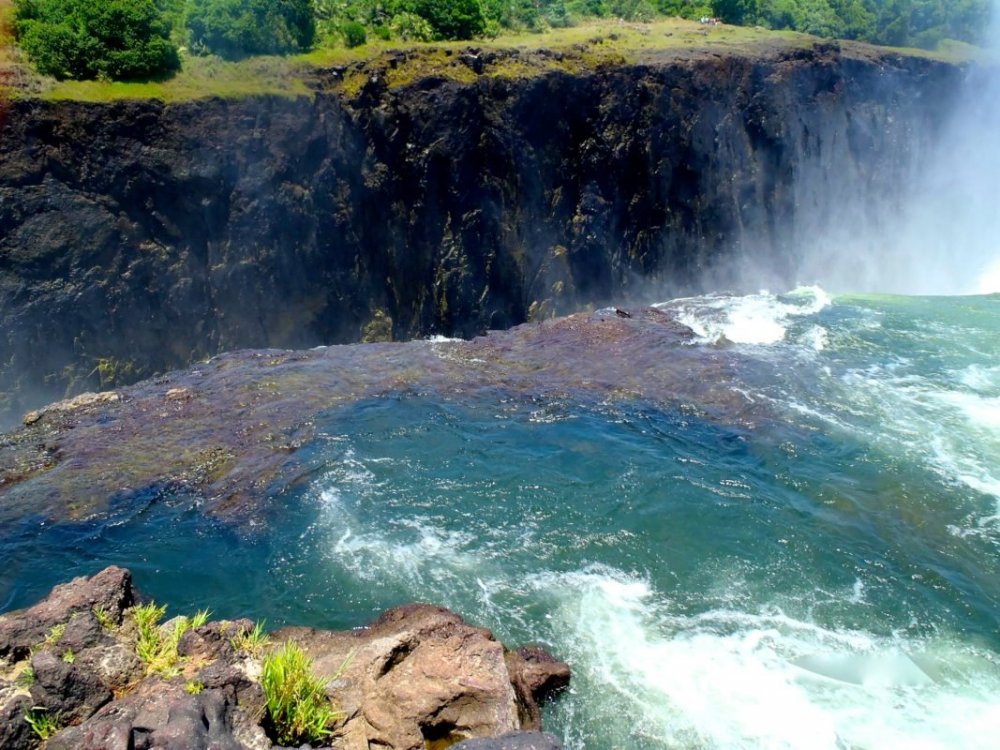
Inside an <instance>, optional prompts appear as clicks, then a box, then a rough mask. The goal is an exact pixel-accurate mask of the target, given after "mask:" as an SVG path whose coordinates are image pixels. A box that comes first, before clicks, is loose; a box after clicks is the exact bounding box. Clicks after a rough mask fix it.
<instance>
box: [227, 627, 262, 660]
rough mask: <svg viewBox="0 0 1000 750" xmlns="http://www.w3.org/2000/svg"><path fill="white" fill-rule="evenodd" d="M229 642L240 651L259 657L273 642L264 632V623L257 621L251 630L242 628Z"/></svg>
mask: <svg viewBox="0 0 1000 750" xmlns="http://www.w3.org/2000/svg"><path fill="white" fill-rule="evenodd" d="M229 643H230V644H231V645H232V647H233V648H234V649H236V650H237V651H239V652H240V653H243V654H247V655H248V656H252V657H254V658H255V659H257V658H260V657H261V655H262V654H263V653H264V649H266V648H267V647H268V646H269V645H270V644H271V639H270V638H269V637H268V636H267V634H266V633H265V632H264V623H262V622H255V623H254V626H253V628H252V629H251V630H241V631H240V632H238V633H237V634H236V635H235V636H233V637H232V639H230V641H229Z"/></svg>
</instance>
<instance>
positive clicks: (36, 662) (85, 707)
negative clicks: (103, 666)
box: [30, 650, 112, 723]
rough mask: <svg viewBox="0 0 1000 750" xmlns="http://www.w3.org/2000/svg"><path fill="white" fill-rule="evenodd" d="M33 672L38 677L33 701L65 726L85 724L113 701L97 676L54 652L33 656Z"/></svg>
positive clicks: (109, 692) (32, 690) (34, 684)
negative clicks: (86, 720)
mask: <svg viewBox="0 0 1000 750" xmlns="http://www.w3.org/2000/svg"><path fill="white" fill-rule="evenodd" d="M31 669H32V671H33V672H34V673H35V680H34V682H33V683H32V684H31V687H30V692H31V700H32V701H33V702H34V705H36V706H43V707H44V708H46V709H48V711H49V712H50V713H51V714H52V715H53V716H58V717H59V720H60V721H61V722H63V723H72V722H78V721H83V720H84V719H86V718H88V717H89V716H90V715H91V714H93V713H94V712H95V711H96V710H97V709H99V708H100V707H101V706H103V705H104V704H105V703H107V702H108V701H110V700H111V698H112V694H111V691H110V690H109V689H108V688H107V686H106V685H105V684H104V683H103V682H101V679H100V677H98V676H97V674H95V673H94V672H91V671H90V670H86V669H81V668H80V667H79V666H77V664H76V663H75V662H74V663H72V664H69V663H67V662H66V661H65V660H63V659H62V658H60V657H58V656H56V655H55V653H53V652H52V651H51V650H45V651H40V652H38V653H36V654H34V655H33V656H32V657H31Z"/></svg>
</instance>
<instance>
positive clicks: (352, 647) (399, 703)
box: [0, 568, 569, 750]
mask: <svg viewBox="0 0 1000 750" xmlns="http://www.w3.org/2000/svg"><path fill="white" fill-rule="evenodd" d="M136 598H137V595H136V594H135V592H133V590H132V585H131V575H130V574H129V572H128V571H126V570H122V569H120V568H108V569H107V570H105V571H102V572H101V573H98V574H97V575H95V576H93V577H91V578H78V579H75V580H74V581H72V582H71V583H69V584H65V585H63V586H57V587H56V588H55V589H53V591H52V593H51V594H50V595H49V596H48V597H47V598H46V599H45V600H44V601H43V602H40V603H39V604H36V605H35V606H33V607H31V608H29V609H26V610H23V611H21V612H15V613H10V614H8V615H5V616H3V617H0V644H2V645H3V648H4V651H3V652H2V653H3V654H4V655H5V658H4V659H3V661H4V662H5V663H4V664H3V665H2V666H3V667H4V671H3V672H0V675H3V677H0V748H3V750H8V749H10V750H22V749H23V750H31V749H32V748H35V747H36V746H37V744H38V741H37V738H36V737H35V735H34V733H33V731H32V729H31V726H30V725H29V723H28V721H27V719H26V716H27V714H28V712H29V711H30V710H31V709H32V708H33V707H38V708H39V709H42V710H44V711H46V712H47V715H48V716H50V717H54V718H55V719H56V721H57V723H58V724H59V726H61V727H63V728H62V729H61V730H60V731H58V732H57V733H56V734H55V735H54V736H53V737H51V738H50V739H49V741H48V743H47V745H46V747H47V750H68V749H69V748H73V749H74V750H144V749H146V748H167V749H169V748H176V749H178V750H180V749H181V748H183V749H184V750H188V749H192V750H198V749H200V748H204V749H205V750H210V749H211V750H270V748H272V747H274V746H273V744H272V738H270V737H269V736H268V734H267V726H268V717H267V712H266V708H265V698H264V693H263V689H262V687H261V684H260V674H261V668H262V663H261V657H260V655H259V654H255V655H250V654H247V653H244V652H242V651H238V650H237V648H236V647H235V646H234V644H233V637H234V636H236V635H237V634H239V633H241V632H247V631H249V630H250V629H252V628H253V622H252V621H250V620H235V621H217V622H210V623H206V624H204V625H201V626H199V627H197V628H193V629H191V630H188V631H187V632H186V633H185V634H184V635H183V636H182V637H181V639H180V641H179V643H178V656H179V659H178V660H177V661H176V664H175V669H174V671H172V672H169V673H167V674H166V675H164V674H148V675H147V665H146V664H144V663H143V662H142V661H141V660H140V659H139V657H138V656H137V654H136V638H137V635H138V633H137V630H136V628H135V626H134V625H133V624H132V623H131V620H130V619H126V618H125V617H124V610H125V609H126V608H127V607H128V606H130V605H131V604H133V603H134V601H135V599H136ZM97 613H99V614H97ZM163 627H164V628H167V629H169V628H170V623H167V624H165V625H164V626H163ZM288 640H290V641H293V642H296V643H297V644H298V645H299V646H301V647H302V648H303V650H304V651H305V652H306V653H307V654H308V656H309V657H310V658H311V659H312V663H313V667H312V668H313V672H314V673H315V674H316V676H317V677H319V678H321V679H322V680H324V682H325V684H326V690H327V694H328V696H329V697H330V699H331V700H332V701H333V703H334V704H335V705H336V706H337V707H338V708H339V709H340V710H342V714H343V718H342V719H341V720H340V722H339V724H338V725H337V726H336V727H334V729H335V733H334V736H333V737H331V738H330V741H331V743H333V745H334V746H335V747H337V748H338V750H372V748H376V747H377V748H380V750H428V749H430V750H438V749H443V748H447V747H450V746H452V745H455V744H456V743H459V742H461V741H463V740H467V739H472V738H484V737H496V736H498V735H499V736H500V739H498V740H497V741H498V742H499V741H503V742H510V743H520V744H511V745H496V746H494V745H488V746H483V747H496V748H498V749H499V750H503V749H504V748H507V747H510V748H512V749H518V750H519V749H521V748H524V750H533V749H537V750H548V748H552V747H558V744H555V745H553V744H551V742H550V739H551V738H549V736H547V735H541V734H540V733H538V732H530V733H521V734H517V733H516V731H517V730H520V729H526V728H527V729H540V728H541V716H540V710H539V706H538V704H539V701H541V700H543V699H545V698H546V697H547V696H549V695H550V694H552V693H553V692H555V691H557V690H559V689H561V688H563V687H565V685H566V684H567V683H568V681H569V667H568V666H567V665H566V664H564V663H562V662H560V661H558V660H556V659H555V658H553V657H552V656H551V655H550V654H548V653H547V652H546V651H545V650H544V649H541V648H539V647H526V648H522V649H519V650H517V651H513V652H508V651H506V649H504V646H503V644H501V643H500V642H499V641H497V640H496V639H495V638H494V637H493V634H492V633H491V632H490V631H489V630H486V629H484V628H477V627H474V626H472V625H469V624H468V623H466V622H465V621H464V620H463V619H462V618H461V617H460V616H459V615H457V614H455V613H454V612H449V611H448V610H446V609H442V608H440V607H434V606H430V605H426V604H413V605H407V606H404V607H398V608H396V609H392V610H389V611H388V612H386V613H385V614H384V615H382V616H381V617H380V618H378V619H377V620H376V621H375V622H373V623H372V624H371V625H369V626H368V627H366V628H362V629H359V630H354V631H341V632H332V631H321V630H313V629H308V628H286V629H284V630H281V631H278V632H277V633H273V634H271V643H272V644H273V647H274V648H277V647H279V646H280V645H281V644H282V643H283V642H284V641H288ZM29 668H30V672H29V671H28V670H29ZM13 675H30V684H28V682H29V680H28V679H25V680H24V681H23V684H21V683H17V684H15V683H12V682H10V680H11V679H13V677H12V676H13ZM116 696H117V698H116ZM512 732H514V733H515V734H511V733H512ZM522 735H523V736H522ZM531 743H535V744H531ZM546 743H548V744H546ZM473 747H479V746H478V745H477V746H473Z"/></svg>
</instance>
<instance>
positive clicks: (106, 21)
mask: <svg viewBox="0 0 1000 750" xmlns="http://www.w3.org/2000/svg"><path fill="white" fill-rule="evenodd" d="M14 12H15V27H16V34H17V39H18V43H19V44H20V46H21V48H22V49H23V50H24V51H25V52H26V53H27V54H28V58H29V59H30V60H31V61H32V62H33V63H34V65H35V67H36V68H37V69H38V71H39V72H40V73H43V74H45V75H51V76H55V77H56V78H59V79H63V78H81V79H87V78H97V77H106V78H113V79H118V80H122V79H150V78H158V77H162V76H166V75H169V74H171V73H173V72H175V71H176V70H178V69H179V68H180V58H179V57H178V54H177V48H176V47H175V46H174V45H173V44H172V43H171V42H170V39H169V37H170V24H169V23H168V22H167V21H166V20H165V19H164V17H163V14H162V12H161V11H160V9H159V7H158V6H157V5H156V4H155V3H154V2H153V0H15V5H14Z"/></svg>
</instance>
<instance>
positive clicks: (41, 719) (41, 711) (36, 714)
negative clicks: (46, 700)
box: [24, 706, 60, 742]
mask: <svg viewBox="0 0 1000 750" xmlns="http://www.w3.org/2000/svg"><path fill="white" fill-rule="evenodd" d="M24 720H25V721H26V722H28V726H30V727H31V731H32V732H34V733H35V736H36V737H38V739H40V740H41V741H42V742H45V741H46V740H47V739H49V738H50V737H51V736H52V735H54V734H55V733H56V732H58V731H59V729H60V727H59V719H58V718H57V717H55V716H53V715H52V714H50V713H49V712H48V709H46V708H44V707H42V706H35V707H34V708H32V709H31V710H30V711H28V713H26V714H25V715H24Z"/></svg>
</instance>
